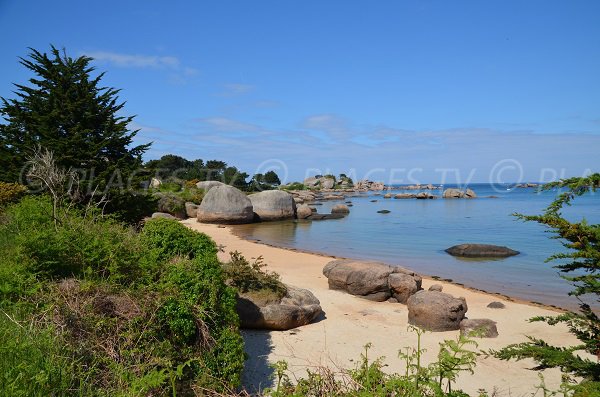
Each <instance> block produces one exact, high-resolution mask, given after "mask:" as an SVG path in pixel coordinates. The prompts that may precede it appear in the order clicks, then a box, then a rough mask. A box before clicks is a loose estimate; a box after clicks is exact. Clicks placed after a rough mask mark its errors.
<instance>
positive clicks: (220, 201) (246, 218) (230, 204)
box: [197, 185, 254, 224]
mask: <svg viewBox="0 0 600 397" xmlns="http://www.w3.org/2000/svg"><path fill="white" fill-rule="evenodd" d="M197 218H198V222H204V223H224V224H238V223H251V222H252V221H253V219H254V212H253V210H252V202H251V201H250V199H249V198H248V197H247V196H246V195H245V194H244V193H242V192H241V191H239V190H238V189H236V188H234V187H232V186H229V185H220V186H215V187H212V188H210V190H209V191H208V193H206V196H204V199H202V204H200V207H198V211H197Z"/></svg>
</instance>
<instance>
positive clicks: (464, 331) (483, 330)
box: [460, 318, 498, 338]
mask: <svg viewBox="0 0 600 397" xmlns="http://www.w3.org/2000/svg"><path fill="white" fill-rule="evenodd" d="M460 334H461V335H467V336H476V337H479V338H495V337H497V336H498V328H497V327H496V322H495V321H492V320H490V319H487V318H473V319H467V318H465V319H464V320H462V321H461V322H460Z"/></svg>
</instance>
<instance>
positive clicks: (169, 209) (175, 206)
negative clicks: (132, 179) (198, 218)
mask: <svg viewBox="0 0 600 397" xmlns="http://www.w3.org/2000/svg"><path fill="white" fill-rule="evenodd" d="M153 196H154V197H156V198H157V199H158V201H157V203H156V206H157V210H158V212H166V213H168V214H171V215H173V216H175V217H177V218H179V219H183V218H185V217H186V212H185V201H184V200H183V199H182V198H181V197H179V196H177V195H176V194H174V193H170V192H156V193H154V195H153Z"/></svg>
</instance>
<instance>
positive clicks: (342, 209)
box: [331, 204, 350, 214]
mask: <svg viewBox="0 0 600 397" xmlns="http://www.w3.org/2000/svg"><path fill="white" fill-rule="evenodd" d="M331 213H332V214H349V213H350V209H349V208H348V206H347V205H345V204H336V205H334V206H333V208H332V209H331Z"/></svg>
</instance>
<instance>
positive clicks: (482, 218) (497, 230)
mask: <svg viewBox="0 0 600 397" xmlns="http://www.w3.org/2000/svg"><path fill="white" fill-rule="evenodd" d="M448 187H455V186H451V185H447V186H444V188H448ZM468 187H469V188H471V189H473V190H474V191H475V192H476V193H477V195H478V198H476V199H435V200H415V199H404V200H396V199H384V198H383V196H382V195H381V194H380V195H377V194H376V193H375V192H370V193H367V194H360V195H358V196H357V197H348V198H347V199H346V201H351V202H352V204H353V206H352V207H350V214H349V215H348V216H347V217H345V218H344V219H339V220H326V221H314V222H307V221H285V222H270V223H259V224H251V225H240V226H236V227H235V233H236V234H238V235H240V236H242V237H244V238H247V239H251V240H259V241H261V242H264V243H267V244H272V245H276V246H281V247H288V248H296V249H300V250H306V251H312V252H318V253H323V254H328V255H335V256H342V257H348V258H361V259H371V260H378V261H382V262H386V263H389V264H391V265H401V266H405V267H408V268H411V269H413V270H415V271H417V272H420V273H422V274H425V275H430V276H431V275H435V276H439V277H441V278H444V279H452V280H453V281H454V282H457V283H462V284H465V285H466V286H469V287H474V288H478V289H482V290H485V291H488V292H497V293H501V294H505V295H508V296H511V297H515V298H520V299H525V300H529V301H534V302H540V303H544V304H547V305H556V306H559V307H563V308H568V309H575V308H576V307H577V301H576V300H575V299H573V298H570V297H568V296H567V293H568V292H569V291H570V290H571V285H570V284H569V283H568V282H567V281H565V280H563V279H561V278H560V277H559V275H558V273H557V270H556V269H553V268H552V264H551V263H544V260H545V259H546V258H547V257H548V256H549V255H550V254H552V253H556V252H559V251H562V250H564V248H563V247H562V245H561V244H560V241H559V240H556V239H551V237H552V234H551V233H548V232H547V231H548V229H547V228H546V227H544V226H542V225H539V224H536V223H533V222H522V221H520V220H517V219H516V218H515V217H513V216H511V214H513V213H515V212H520V213H523V214H528V215H529V214H531V215H533V214H539V213H541V212H542V211H543V210H544V208H545V207H546V206H547V205H548V204H549V203H550V202H551V201H552V200H553V198H554V197H555V196H556V195H557V194H558V192H557V191H548V192H542V193H539V192H537V191H536V189H533V188H516V187H514V186H511V185H490V184H470V185H469V186H468ZM461 188H463V189H464V188H465V186H461ZM396 192H404V191H402V190H394V191H392V193H396ZM412 192H414V191H412ZM432 193H433V194H436V195H441V190H433V191H432ZM488 196H497V198H490V197H488ZM372 200H377V201H376V202H372ZM339 203H340V201H329V202H327V201H324V202H322V205H318V206H316V208H317V209H318V212H319V213H329V212H330V211H331V207H332V206H334V205H335V204H339ZM599 204H600V192H596V193H595V194H591V195H586V196H583V197H579V198H576V199H575V201H574V204H573V206H571V207H567V208H566V209H565V210H564V211H563V213H564V215H565V216H566V217H567V218H568V219H570V220H580V219H581V218H582V217H585V218H586V219H587V221H588V222H589V223H600V205H599ZM382 209H387V210H390V211H391V212H390V213H389V214H378V213H377V211H378V210H382ZM461 243H488V244H497V245H505V246H508V247H510V248H512V249H515V250H517V251H520V252H521V254H519V255H517V256H514V257H510V258H506V259H495V260H465V259H458V258H455V257H452V256H450V255H448V254H447V253H446V252H444V249H446V248H448V247H450V246H453V245H456V244H461Z"/></svg>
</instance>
